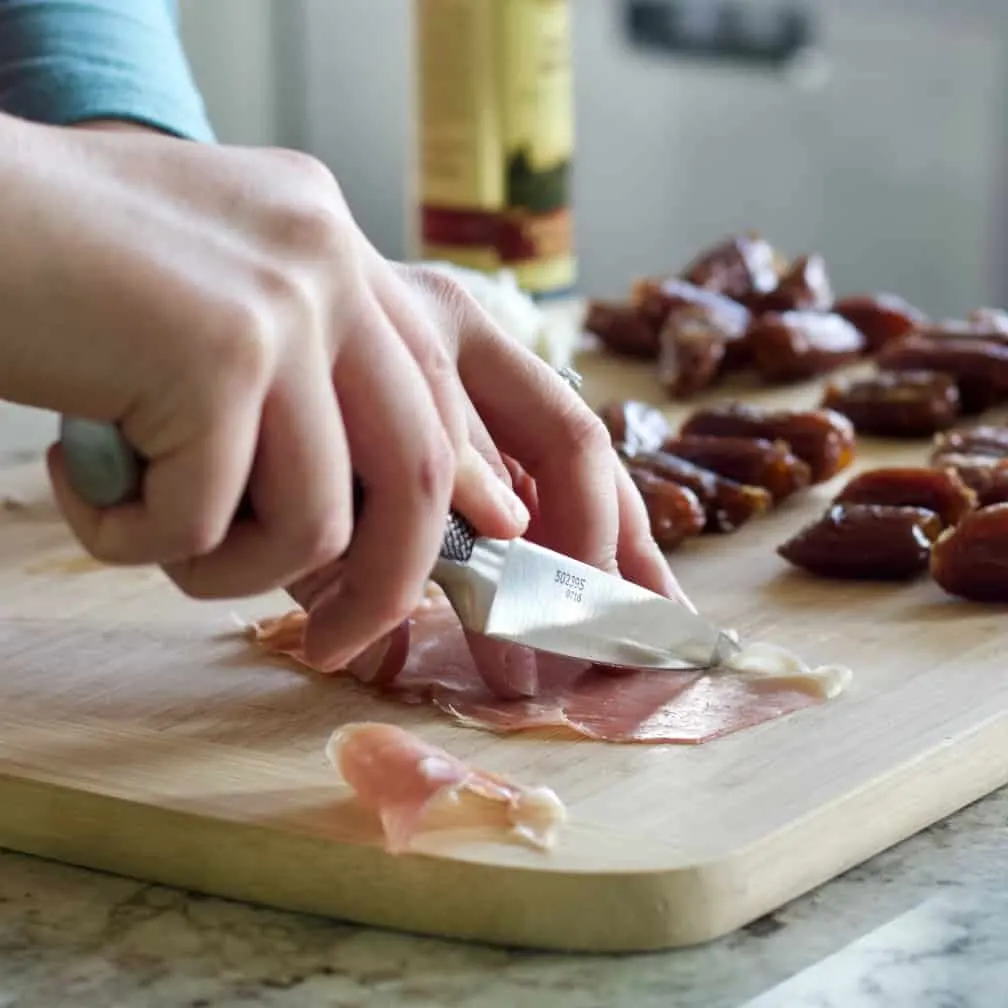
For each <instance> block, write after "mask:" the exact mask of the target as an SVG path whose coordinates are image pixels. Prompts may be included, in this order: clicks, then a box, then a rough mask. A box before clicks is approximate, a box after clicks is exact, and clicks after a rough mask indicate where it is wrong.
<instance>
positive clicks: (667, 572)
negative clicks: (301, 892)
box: [661, 557, 697, 612]
mask: <svg viewBox="0 0 1008 1008" xmlns="http://www.w3.org/2000/svg"><path fill="white" fill-rule="evenodd" d="M661 570H662V589H661V590H662V594H663V595H664V596H665V597H666V598H670V599H674V600H675V601H676V602H679V603H681V604H682V605H684V606H685V607H686V608H687V609H689V610H690V612H696V611H697V609H696V606H695V605H693V603H692V602H691V601H690V600H689V598H688V597H687V595H686V593H685V592H684V591H683V590H682V587H681V586H680V584H679V582H678V581H677V580H676V577H675V575H674V574H673V573H672V568H671V567H669V565H668V562H667V561H666V560H665V558H664V557H662V564H661Z"/></svg>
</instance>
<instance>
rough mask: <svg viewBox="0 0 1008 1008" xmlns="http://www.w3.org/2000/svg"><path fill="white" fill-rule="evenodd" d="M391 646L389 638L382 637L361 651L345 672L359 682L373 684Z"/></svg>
mask: <svg viewBox="0 0 1008 1008" xmlns="http://www.w3.org/2000/svg"><path fill="white" fill-rule="evenodd" d="M391 644H392V640H391V638H390V637H383V638H382V639H381V640H380V641H377V642H375V643H374V644H372V645H371V646H370V647H369V648H366V649H365V650H364V651H362V652H361V653H360V654H359V655H357V657H356V658H354V659H353V660H352V661H351V662H350V663H349V664H348V665H347V671H348V672H349V673H350V674H351V675H352V676H353V677H354V678H355V679H359V680H360V681H361V682H366V683H369V682H374V681H375V679H377V678H378V672H379V670H380V669H381V667H382V662H383V661H385V656H386V655H387V654H388V652H389V647H390V646H391Z"/></svg>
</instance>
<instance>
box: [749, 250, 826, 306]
mask: <svg viewBox="0 0 1008 1008" xmlns="http://www.w3.org/2000/svg"><path fill="white" fill-rule="evenodd" d="M832 304H833V287H832V285H831V284H830V279H829V274H828V273H827V271H826V260H825V259H823V257H822V256H821V255H804V256H800V257H799V258H798V259H796V260H795V261H794V262H793V263H792V264H791V266H790V267H788V270H787V272H786V273H785V274H784V276H783V277H781V280H780V283H778V284H777V287H776V288H775V289H774V290H772V291H770V293H769V294H764V295H763V297H762V298H761V299H760V307H761V309H762V310H763V311H778V312H789V311H815V312H825V311H829V309H830V307H831V306H832Z"/></svg>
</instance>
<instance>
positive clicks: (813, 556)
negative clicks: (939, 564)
mask: <svg viewBox="0 0 1008 1008" xmlns="http://www.w3.org/2000/svg"><path fill="white" fill-rule="evenodd" d="M940 529H941V522H940V520H939V518H938V516H937V515H936V514H935V513H934V512H933V511H929V510H927V509H926V508H918V507H895V506H891V505H879V504H851V503H844V504H833V505H832V506H831V507H830V508H828V509H827V511H826V513H825V514H823V515H822V516H821V517H820V518H819V519H817V520H816V521H814V522H812V523H810V524H809V525H806V526H805V527H804V528H802V529H801V530H800V531H799V532H798V533H797V534H795V535H794V536H792V537H791V538H790V539H788V540H787V542H784V543H782V544H781V545H780V546H778V547H777V553H778V555H779V556H780V557H782V558H783V559H784V560H786V561H787V562H788V563H790V564H792V565H793V566H795V567H800V568H801V569H802V570H805V571H808V572H809V573H810V574H815V575H817V576H819V577H827V578H853V579H863V580H877V581H900V580H910V579H911V578H915V577H918V576H919V575H921V574H923V573H924V572H925V571H926V570H927V569H928V559H929V557H930V554H931V546H932V543H933V542H934V541H935V539H936V538H937V536H938V534H939V532H940Z"/></svg>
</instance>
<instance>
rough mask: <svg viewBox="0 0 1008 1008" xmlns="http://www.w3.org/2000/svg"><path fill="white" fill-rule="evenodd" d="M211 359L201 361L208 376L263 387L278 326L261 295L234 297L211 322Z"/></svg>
mask: <svg viewBox="0 0 1008 1008" xmlns="http://www.w3.org/2000/svg"><path fill="white" fill-rule="evenodd" d="M211 326H212V328H213V330H214V332H213V337H212V338H211V339H208V340H207V341H206V346H207V347H208V355H209V357H210V359H209V360H202V359H201V360H200V361H199V362H198V364H199V366H200V368H201V370H202V371H203V374H204V376H205V377H209V378H212V379H216V380H219V379H221V378H224V379H225V380H226V381H227V383H228V384H229V385H230V384H237V385H239V387H242V388H247V389H258V388H261V387H262V386H264V385H265V384H266V382H267V380H268V377H269V375H270V373H271V372H272V370H273V364H274V360H275V355H276V325H275V322H274V319H273V318H272V317H271V314H270V312H269V310H268V309H267V308H265V307H264V305H263V302H262V299H261V298H249V299H234V300H232V301H231V302H230V303H229V304H227V305H225V306H224V307H223V308H222V309H221V310H220V311H218V312H217V316H216V318H215V319H214V321H213V322H212V323H211Z"/></svg>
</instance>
